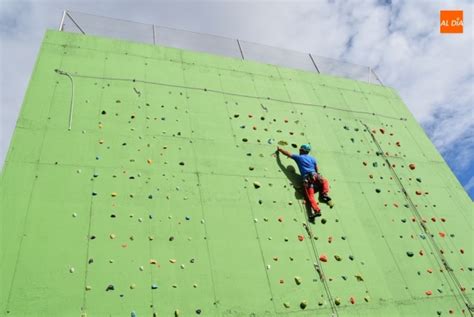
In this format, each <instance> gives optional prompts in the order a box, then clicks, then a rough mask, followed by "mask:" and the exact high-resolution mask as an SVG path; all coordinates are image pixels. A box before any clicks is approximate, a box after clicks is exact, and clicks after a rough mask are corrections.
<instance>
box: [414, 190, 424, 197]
mask: <svg viewBox="0 0 474 317" xmlns="http://www.w3.org/2000/svg"><path fill="white" fill-rule="evenodd" d="M415 194H417V195H418V196H420V195H421V194H423V193H422V192H421V191H419V190H417V191H416V192H415Z"/></svg>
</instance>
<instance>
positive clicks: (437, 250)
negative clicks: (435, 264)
mask: <svg viewBox="0 0 474 317" xmlns="http://www.w3.org/2000/svg"><path fill="white" fill-rule="evenodd" d="M359 121H360V123H361V124H362V125H363V126H364V127H365V129H366V131H367V133H369V134H370V136H371V138H372V140H373V141H374V143H375V145H376V146H377V148H378V150H379V153H380V155H381V156H382V158H383V159H384V160H385V162H386V163H387V167H388V168H389V170H390V172H391V173H392V175H393V177H394V179H395V180H396V182H397V185H398V186H399V187H400V190H401V192H402V193H403V195H404V197H405V199H406V201H407V202H408V205H409V206H410V210H411V211H412V213H413V214H414V215H415V217H416V218H417V220H418V221H417V222H418V224H419V225H420V226H421V228H422V230H423V232H424V233H425V235H426V236H427V237H428V241H430V243H431V248H432V249H434V251H435V253H434V254H436V255H437V256H438V259H439V261H441V263H442V266H443V267H444V268H445V269H446V272H447V273H448V276H449V277H450V278H451V280H452V281H453V283H454V285H455V286H456V287H457V291H458V293H459V294H460V295H461V297H462V299H463V301H464V304H465V305H466V307H467V309H468V311H469V312H470V314H471V316H472V315H473V314H472V313H473V312H474V306H473V305H472V303H471V300H470V299H469V297H468V296H467V295H465V294H464V293H463V292H462V290H461V289H462V285H461V283H460V282H459V280H458V279H457V277H456V275H455V274H454V271H453V269H452V267H451V266H450V265H449V263H448V261H447V260H446V257H445V256H444V255H443V254H442V253H441V251H440V250H441V248H440V247H439V246H438V244H437V243H436V241H435V240H434V238H433V235H432V234H431V232H430V231H429V229H428V228H427V226H426V225H425V224H424V223H423V218H422V217H421V214H420V212H419V211H418V208H416V206H415V204H414V203H413V201H412V199H411V197H410V195H409V194H408V192H407V190H406V189H405V186H403V183H402V182H401V180H400V177H399V176H398V174H397V172H395V170H394V168H393V167H392V164H391V163H390V161H389V160H388V158H387V156H386V155H385V154H384V153H385V152H384V151H383V149H382V147H381V145H380V143H379V142H378V141H377V139H376V138H375V136H374V135H373V134H372V133H371V132H370V128H369V127H368V126H367V124H365V123H364V122H362V121H361V120H359ZM435 258H436V257H435Z"/></svg>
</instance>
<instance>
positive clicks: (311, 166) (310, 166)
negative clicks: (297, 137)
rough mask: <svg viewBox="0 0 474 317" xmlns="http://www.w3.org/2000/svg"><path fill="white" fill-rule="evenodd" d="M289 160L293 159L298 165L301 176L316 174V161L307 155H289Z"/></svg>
mask: <svg viewBox="0 0 474 317" xmlns="http://www.w3.org/2000/svg"><path fill="white" fill-rule="evenodd" d="M291 158H292V159H294V160H295V162H296V165H298V168H299V170H300V174H301V176H303V177H305V176H306V175H307V174H309V173H312V172H316V170H315V165H316V159H315V158H314V157H312V156H310V155H308V154H303V155H297V154H293V155H291Z"/></svg>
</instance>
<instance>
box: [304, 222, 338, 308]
mask: <svg viewBox="0 0 474 317" xmlns="http://www.w3.org/2000/svg"><path fill="white" fill-rule="evenodd" d="M305 220H306V222H303V227H304V228H305V229H306V232H307V233H308V236H309V239H310V240H311V246H312V249H313V253H314V256H315V259H316V262H315V263H314V269H315V270H316V273H318V275H319V279H320V280H321V282H323V286H324V290H325V291H326V296H327V297H328V301H329V304H330V305H331V310H332V313H333V314H332V316H333V317H334V316H339V313H338V311H337V307H336V304H335V302H334V298H333V297H332V294H331V289H330V288H329V284H328V282H327V280H326V276H325V275H324V271H323V266H322V265H321V260H320V259H319V252H318V249H317V248H316V243H315V242H314V235H313V231H312V230H311V229H310V225H309V224H308V219H307V218H306V217H305Z"/></svg>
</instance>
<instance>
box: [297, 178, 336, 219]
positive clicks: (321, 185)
mask: <svg viewBox="0 0 474 317" xmlns="http://www.w3.org/2000/svg"><path fill="white" fill-rule="evenodd" d="M303 185H304V189H305V193H306V197H307V198H308V200H309V202H310V204H311V208H312V209H313V211H314V212H315V213H317V214H318V213H320V212H321V208H319V205H318V202H317V201H316V199H314V194H315V193H316V192H319V200H320V201H323V202H325V203H328V202H329V201H330V200H331V198H329V196H328V193H329V182H328V180H327V179H326V178H324V177H322V176H321V174H317V173H311V174H308V175H306V177H305V179H304V180H303Z"/></svg>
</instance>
